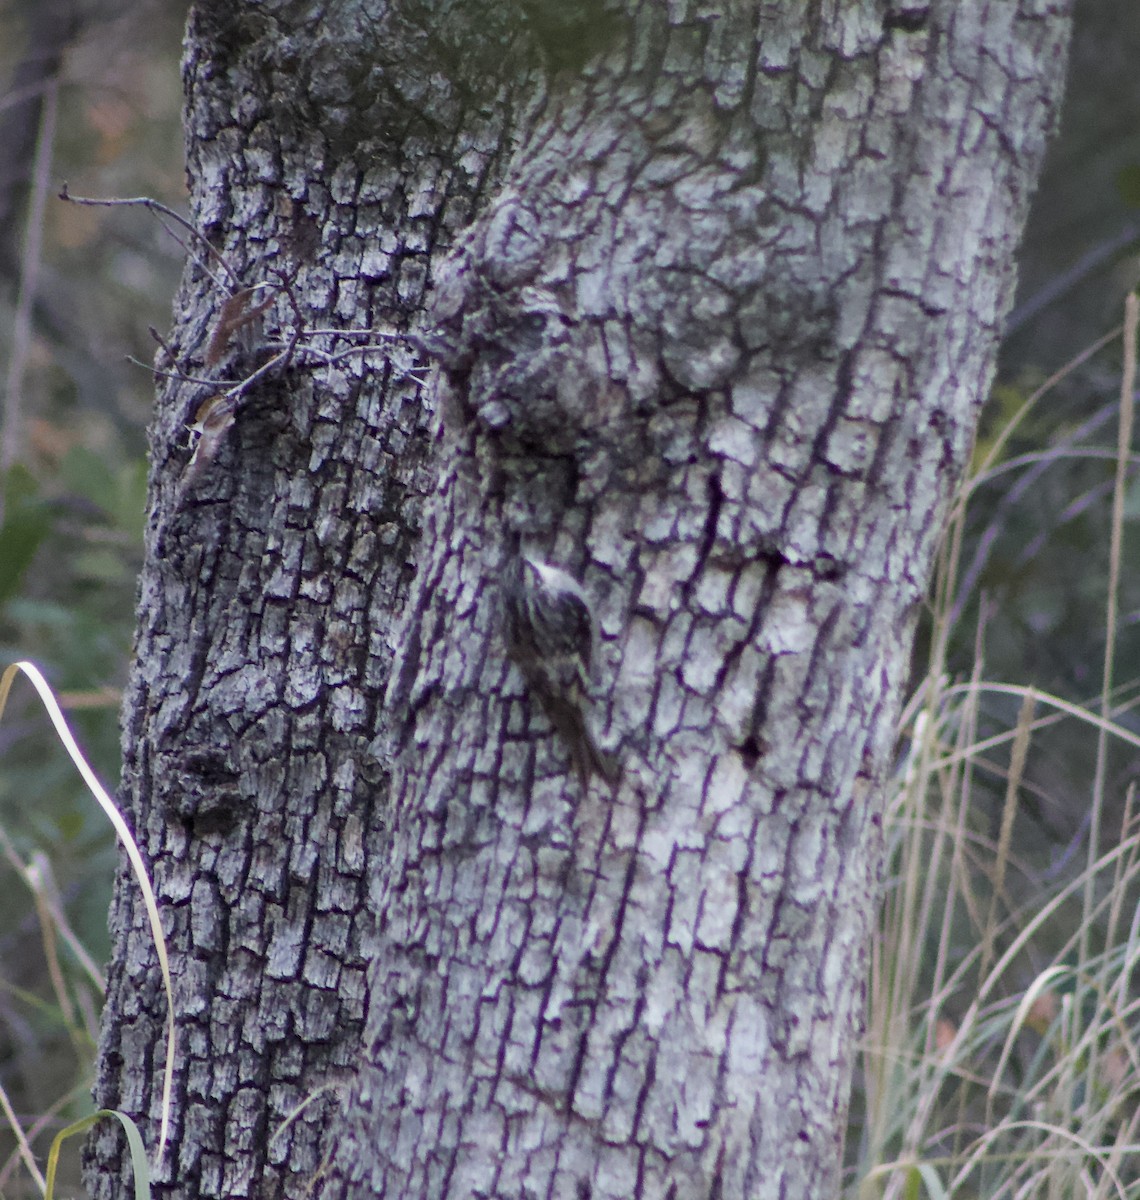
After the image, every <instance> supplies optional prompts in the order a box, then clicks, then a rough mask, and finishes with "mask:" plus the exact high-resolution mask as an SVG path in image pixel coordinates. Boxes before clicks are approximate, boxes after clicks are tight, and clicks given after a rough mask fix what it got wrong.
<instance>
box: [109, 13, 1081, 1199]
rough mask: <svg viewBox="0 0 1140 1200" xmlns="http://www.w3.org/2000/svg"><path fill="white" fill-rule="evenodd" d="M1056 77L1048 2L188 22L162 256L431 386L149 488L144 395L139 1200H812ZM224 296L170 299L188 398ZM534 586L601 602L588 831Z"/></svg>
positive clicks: (171, 392)
mask: <svg viewBox="0 0 1140 1200" xmlns="http://www.w3.org/2000/svg"><path fill="white" fill-rule="evenodd" d="M1066 34H1067V15H1066V11H1065V5H1063V4H1060V3H1053V2H1050V0H1018V2H1014V0H1000V2H998V0H994V2H993V3H978V4H970V5H960V4H957V3H952V2H949V0H943V2H939V0H934V2H932V3H929V4H927V3H917V2H916V3H899V2H898V0H891V2H885V0H864V2H862V3H845V4H820V5H802V6H801V5H787V4H755V3H743V2H729V3H724V4H719V5H709V4H705V3H698V2H697V0H671V2H670V3H668V4H666V3H661V2H659V0H653V2H652V3H650V2H649V0H644V2H638V0H626V2H625V3H619V2H617V0H614V2H613V3H607V4H601V3H599V4H594V5H582V6H578V7H568V6H566V5H561V4H556V3H554V2H553V0H526V2H525V3H524V2H523V0H519V2H518V3H517V4H509V3H505V2H504V3H494V4H492V3H484V2H482V0H467V2H460V0H453V2H444V0H439V2H437V3H432V4H429V3H424V2H423V0H419V2H414V0H404V2H402V3H392V4H382V3H379V2H374V3H368V2H362V3H349V2H348V0H345V2H343V3H339V4H335V5H334V4H329V5H324V6H322V5H316V6H313V5H302V4H300V3H291V2H287V3H274V4H259V5H252V4H248V5H247V4H237V5H234V4H232V3H225V4H223V3H222V2H221V0H215V2H212V3H208V4H202V5H199V6H198V7H197V8H196V9H195V11H194V14H193V15H192V17H191V23H190V32H189V36H188V42H187V52H186V79H187V96H188V106H187V129H188V152H189V162H190V176H191V182H192V186H193V203H192V210H193V215H194V218H195V220H196V222H197V223H198V224H199V226H200V227H201V228H202V229H203V231H204V232H205V233H207V235H208V236H210V238H211V239H212V241H214V243H215V244H216V245H218V246H219V248H221V249H223V251H224V252H225V254H226V255H227V256H228V257H229V259H230V261H231V262H232V263H234V264H235V267H236V270H237V273H238V275H239V276H240V278H241V280H242V282H243V283H244V284H246V285H249V284H252V283H256V282H259V281H262V280H269V279H271V278H272V277H273V276H272V272H274V271H280V270H282V269H284V270H286V271H287V273H288V274H289V276H290V278H291V279H292V280H293V283H292V290H293V294H294V297H295V299H296V301H297V303H298V307H299V308H300V310H301V312H302V314H303V316H304V320H305V322H306V323H307V324H310V325H313V326H320V327H322V328H327V327H331V326H337V325H339V326H343V327H345V328H356V329H359V328H364V327H367V326H369V325H370V324H375V323H381V322H389V323H393V324H395V325H397V326H401V327H403V326H406V325H408V324H414V325H416V326H417V327H418V328H419V330H420V336H421V340H420V342H419V343H418V344H420V345H422V346H425V347H427V348H430V351H431V353H432V356H433V357H434V358H435V359H436V360H437V362H438V369H437V371H436V374H435V375H434V377H433V380H432V383H431V385H430V386H429V387H428V388H427V389H424V390H420V389H418V388H417V387H416V385H415V384H414V382H413V381H410V380H409V379H408V377H407V376H406V375H404V374H401V372H400V371H399V370H398V369H397V367H398V366H399V364H400V362H401V361H402V359H401V356H400V354H399V353H398V352H394V353H393V355H392V361H391V362H390V363H389V364H388V365H386V366H383V367H381V366H378V365H377V363H376V359H375V358H374V357H373V358H372V359H369V360H368V361H367V363H365V362H364V361H362V360H359V359H350V360H342V361H341V362H339V363H338V364H336V365H335V366H334V367H329V366H322V365H312V364H309V363H307V362H305V361H301V360H297V361H295V362H294V364H293V365H292V366H291V367H290V369H289V370H288V371H287V372H278V373H277V374H276V375H271V376H269V377H268V378H267V380H266V382H265V384H264V386H262V387H261V388H260V389H259V390H257V391H255V392H254V393H252V394H251V396H250V397H249V398H248V399H247V401H246V402H245V403H243V405H242V406H241V408H240V409H239V411H238V412H237V414H236V419H235V422H234V425H233V427H232V429H230V430H229V431H228V433H227V434H226V435H225V440H224V441H223V443H222V445H221V449H220V451H219V453H218V456H217V458H216V459H215V460H214V461H213V462H212V463H211V464H210V467H209V470H208V471H206V472H205V473H204V474H203V475H202V476H201V477H200V478H197V479H195V480H194V481H193V484H192V486H189V487H188V486H187V484H186V476H185V463H186V460H187V457H188V452H187V451H186V449H185V429H186V425H187V423H188V422H189V421H190V420H191V419H192V415H193V412H194V410H195V407H196V405H197V404H199V403H200V402H201V400H202V399H203V398H204V395H203V392H202V389H201V388H198V389H197V390H196V385H193V384H187V383H181V384H170V385H168V386H165V387H164V388H163V389H162V393H161V395H160V397H159V411H158V416H157V419H156V422H155V425H154V429H153V432H152V450H153V456H154V473H153V480H152V500H153V511H152V520H151V536H150V544H149V553H148V558H147V565H146V568H145V571H144V576H143V583H142V595H141V605H140V618H139V635H138V651H137V659H136V664H135V669H134V673H133V677H132V685H131V690H130V694H129V696H128V699H127V705H126V717H125V749H126V765H125V771H124V794H125V799H126V800H127V802H128V804H129V807H130V810H131V812H132V814H133V817H134V821H135V825H136V828H137V829H138V831H139V834H140V837H141V839H142V841H143V844H144V847H145V849H146V851H147V853H148V855H149V857H150V860H151V862H152V863H153V866H154V875H155V882H156V888H157V890H158V893H159V898H160V900H161V901H162V902H163V903H164V906H165V922H166V927H167V929H168V933H169V937H170V939H171V943H172V950H173V954H174V959H175V963H176V975H177V984H176V993H177V994H176V997H175V1004H176V1010H177V1017H178V1023H179V1029H180V1038H181V1042H180V1057H179V1067H178V1080H177V1087H176V1105H175V1133H174V1144H173V1148H172V1151H171V1153H170V1154H169V1155H168V1157H167V1160H166V1163H165V1165H164V1167H163V1169H162V1171H161V1172H160V1180H161V1184H160V1190H161V1192H162V1194H166V1195H179V1196H199V1195H201V1196H207V1195H208V1196H216V1195H227V1196H234V1195H256V1196H278V1195H282V1196H301V1195H307V1194H309V1193H310V1189H311V1188H313V1187H314V1181H315V1180H316V1181H317V1182H316V1184H315V1186H316V1187H317V1190H318V1191H319V1192H320V1194H321V1195H322V1196H324V1197H326V1198H330V1200H331V1198H332V1197H341V1196H352V1197H363V1196H370V1195H379V1196H389V1197H401V1198H420V1197H422V1198H425V1200H427V1198H434V1197H442V1196H449V1197H464V1198H466V1197H477V1196H478V1197H492V1196H494V1197H512V1198H513V1197H520V1198H521V1197H530V1196H535V1197H537V1196H544V1197H545V1196H550V1197H572V1198H574V1200H581V1198H583V1197H591V1198H593V1200H601V1198H602V1197H607V1198H608V1197H614V1198H618V1197H622V1198H625V1197H631V1196H645V1197H677V1198H678V1200H680V1198H682V1197H690V1196H707V1197H721V1198H724V1200H727V1198H735V1197H741V1198H743V1197H749V1198H750V1200H754V1198H757V1197H768V1196H772V1197H777V1196H780V1197H797V1198H800V1197H802V1198H804V1200H808V1198H816V1197H821V1196H828V1195H833V1194H835V1193H836V1191H837V1188H838V1175H837V1172H838V1165H839V1159H840V1148H841V1143H842V1136H843V1129H844V1122H845V1107H846V1096H847V1092H848V1088H849V1083H850V1071H851V1062H852V1057H853V1054H854V1050H855V1046H856V1041H857V1038H858V1031H859V1025H860V1008H861V1004H862V999H863V990H862V989H863V970H864V950H865V945H866V941H867V936H868V932H869V930H870V928H871V923H872V919H873V913H874V908H875V902H876V888H877V878H878V872H879V868H880V861H881V838H880V809H881V805H880V782H881V779H882V776H883V773H884V770H885V768H886V767H887V766H888V765H889V760H890V755H891V751H892V744H893V740H894V725H895V718H896V714H897V710H898V704H899V699H900V689H901V687H902V686H903V683H904V681H905V676H906V671H907V666H908V656H909V651H910V645H911V636H912V629H913V621H914V617H915V614H916V610H917V607H918V605H919V603H920V601H921V599H922V597H923V594H924V589H925V586H926V582H927V578H928V574H929V570H930V564H931V559H932V555H933V552H934V549H935V547H936V545H937V541H938V538H939V535H940V531H941V529H942V525H943V521H944V517H945V513H946V509H947V506H948V503H949V499H950V497H951V495H952V492H953V489H954V486H955V483H956V481H957V479H958V477H959V475H960V473H961V470H962V467H963V465H964V462H965V459H966V456H967V453H968V450H969V447H970V444H971V438H972V435H973V428H974V423H975V420H976V417H977V414H978V409H979V405H980V403H981V401H982V399H983V398H984V396H985V393H986V388H987V384H988V381H989V378H990V373H991V370H992V365H993V359H994V353H995V348H996V341H997V336H998V331H999V328H1000V322H1001V318H1002V315H1003V313H1004V311H1005V309H1006V306H1007V304H1008V302H1009V299H1010V295H1011V287H1012V280H1013V273H1012V270H1013V269H1012V262H1013V251H1014V249H1015V246H1016V241H1017V238H1018V235H1019V233H1020V229H1021V225H1022V222H1023V219H1024V216H1025V210H1026V206H1027V202H1028V197H1029V193H1030V190H1031V188H1032V184H1033V180H1034V178H1035V175H1036V171H1037V168H1038V166H1039V163H1040V158H1041V153H1042V149H1043V144H1044V140H1045V136H1046V132H1047V130H1048V127H1049V125H1050V121H1051V119H1052V115H1053V111H1054V108H1055V105H1056V101H1057V97H1058V95H1059V92H1060V86H1061V82H1062V76H1063V48H1064V43H1065V37H1066ZM223 298H224V297H223V296H222V295H221V293H220V291H219V288H218V286H217V285H216V283H215V282H214V280H212V279H211V278H210V276H209V275H208V274H206V273H205V272H204V271H203V270H202V269H201V266H200V265H195V264H194V263H191V264H189V265H188V267H187V271H186V276H185V280H184V286H183V289H182V292H181V294H180V296H179V299H178V302H177V306H176V311H177V318H176V323H175V329H174V332H173V334H172V336H171V342H172V345H173V347H174V348H175V349H176V351H178V352H179V353H180V354H182V355H185V356H186V357H187V360H188V361H189V362H191V363H197V364H198V365H199V366H200V365H201V362H202V358H203V355H204V354H205V347H206V345H207V343H208V341H209V337H210V331H211V328H212V325H213V323H214V322H216V319H217V315H218V311H219V308H220V305H221V303H222V300H223ZM296 319H297V315H296V313H294V312H293V311H292V308H291V306H290V305H289V304H288V303H287V302H286V300H285V299H284V298H282V299H280V300H279V302H278V303H277V305H276V306H275V307H274V309H273V310H272V311H271V312H270V313H269V314H267V316H266V317H265V319H264V320H265V330H266V334H265V336H266V337H269V336H271V335H272V334H273V331H274V330H275V329H280V328H285V327H287V326H288V323H289V322H290V321H291V320H292V321H295V320H296ZM326 344H327V343H322V345H326ZM248 353H251V352H248V351H244V350H242V349H241V348H240V347H235V348H234V349H232V350H231V358H230V361H228V363H227V364H226V366H227V369H228V370H229V372H230V373H231V375H235V376H240V374H241V373H242V372H243V371H244V370H247V369H248V368H249V366H250V363H249V362H248V361H246V360H245V359H243V355H245V354H248ZM252 353H256V348H255V349H254V351H252ZM254 362H256V360H254ZM191 373H194V372H191ZM206 394H208V392H207V393H206ZM520 548H526V549H527V550H528V551H531V552H536V553H540V554H541V555H543V556H544V557H546V558H549V559H551V560H553V561H555V562H558V563H560V564H561V565H563V566H565V567H567V568H568V569H570V570H571V571H572V572H573V573H574V574H576V575H577V576H578V577H579V578H580V579H581V580H582V581H583V585H584V587H585V589H586V591H587V593H588V594H589V595H590V597H591V599H592V600H593V602H594V604H595V606H596V609H597V612H598V616H599V621H600V630H601V640H600V647H599V651H600V653H599V660H600V661H599V667H600V677H601V687H600V695H599V697H598V699H597V702H596V706H595V712H594V714H593V715H594V719H595V726H596V728H597V730H598V735H599V741H600V743H601V744H602V746H603V747H604V749H606V750H607V751H610V752H613V753H615V754H616V755H617V756H618V757H619V758H620V760H621V763H622V778H621V781H620V784H619V786H618V788H617V789H616V791H615V792H614V793H613V794H610V792H609V791H608V789H606V788H604V787H602V786H599V785H598V784H597V783H595V784H594V785H593V786H592V787H591V788H590V789H589V790H587V791H586V792H585V793H583V792H582V791H581V789H580V788H579V786H578V783H577V779H576V776H575V774H574V772H573V769H572V764H571V762H570V760H569V757H568V755H567V753H566V749H565V747H564V746H562V745H561V744H560V743H559V741H558V740H557V738H556V737H554V736H553V735H552V731H551V729H550V726H549V724H548V722H547V721H546V719H545V718H544V717H543V715H542V712H541V710H540V709H539V707H538V706H537V705H535V704H533V703H532V702H531V700H530V698H529V697H528V696H527V695H526V693H525V689H524V687H523V684H522V680H521V678H520V676H519V675H518V673H517V671H516V670H515V668H513V667H512V666H511V665H510V663H509V660H508V658H507V657H506V654H505V652H504V645H503V638H502V624H501V596H500V586H499V585H500V582H501V581H502V580H503V579H504V578H505V577H506V576H507V574H508V572H510V571H511V569H512V567H513V562H514V558H515V556H516V555H517V554H518V553H519V551H520ZM112 919H113V927H114V929H115V933H116V956H115V961H114V963H113V969H112V990H111V995H110V999H109V1003H108V1013H107V1017H106V1021H105V1027H104V1035H103V1041H102V1045H101V1054H100V1068H99V1084H98V1099H99V1101H100V1103H102V1104H106V1105H110V1106H117V1107H122V1108H124V1109H126V1110H127V1111H129V1112H131V1113H134V1114H140V1115H142V1116H144V1117H148V1118H149V1121H148V1128H153V1127H154V1124H153V1122H154V1118H155V1113H156V1106H157V1086H158V1077H157V1075H158V1059H159V1047H160V1045H161V1022H162V1016H163V1003H162V999H161V994H160V990H159V988H158V986H157V972H156V969H155V965H154V958H153V952H152V951H151V949H150V948H149V946H148V944H147V937H146V933H145V924H144V918H143V916H142V914H141V912H140V909H139V906H138V903H137V900H136V898H135V896H134V892H133V889H132V887H131V886H130V885H129V883H127V882H125V881H121V882H120V887H119V889H118V892H117V897H116V904H115V910H114V913H113V918H112ZM327 1084H336V1085H337V1087H336V1088H331V1087H330V1088H328V1089H327V1090H325V1091H321V1090H320V1089H321V1088H322V1085H327ZM314 1096H315V1097H316V1100H315V1102H314V1103H313V1104H312V1105H310V1106H309V1107H307V1108H306V1109H304V1111H303V1112H302V1113H301V1114H300V1115H299V1116H298V1117H297V1119H296V1120H294V1121H293V1122H292V1123H290V1124H289V1125H288V1126H287V1127H285V1128H284V1129H282V1128H281V1122H282V1121H283V1120H284V1118H286V1117H287V1116H288V1115H289V1114H290V1113H292V1112H293V1111H294V1109H295V1108H296V1106H297V1105H299V1104H300V1103H301V1102H302V1101H303V1100H305V1099H306V1098H307V1097H314ZM121 1153H122V1151H121V1146H120V1142H119V1137H118V1135H117V1134H116V1133H115V1131H114V1130H111V1129H107V1130H104V1131H102V1132H100V1133H99V1134H98V1136H97V1137H96V1138H94V1139H93V1141H92V1143H91V1146H90V1147H89V1155H88V1159H89V1178H90V1182H91V1185H92V1190H93V1193H94V1194H95V1195H96V1196H109V1195H112V1194H116V1193H117V1191H118V1189H119V1188H120V1187H121V1186H122V1182H121V1180H122V1171H123V1163H122V1161H121Z"/></svg>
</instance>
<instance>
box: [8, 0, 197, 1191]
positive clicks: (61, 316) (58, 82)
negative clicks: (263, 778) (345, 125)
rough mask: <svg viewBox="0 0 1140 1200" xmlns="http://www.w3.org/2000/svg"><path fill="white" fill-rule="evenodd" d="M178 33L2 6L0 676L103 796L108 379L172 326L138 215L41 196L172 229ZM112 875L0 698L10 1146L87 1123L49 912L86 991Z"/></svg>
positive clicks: (126, 547) (155, 12)
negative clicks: (6, 671)
mask: <svg viewBox="0 0 1140 1200" xmlns="http://www.w3.org/2000/svg"><path fill="white" fill-rule="evenodd" d="M185 13H186V6H185V4H184V3H181V2H179V0H130V2H123V0H7V2H4V0H0V413H2V420H3V424H2V426H0V504H2V518H0V665H2V664H3V663H7V662H11V661H14V660H17V659H22V658H27V659H31V660H33V661H34V662H36V663H37V664H38V665H39V666H40V668H41V669H42V670H43V672H44V673H45V674H46V675H47V677H48V679H49V680H50V681H51V683H52V685H53V687H54V688H55V689H56V691H57V693H59V694H60V695H61V696H62V698H63V701H64V703H65V706H66V707H67V709H68V716H69V720H70V721H71V723H72V725H73V727H74V728H75V730H76V733H77V735H78V736H79V738H80V740H81V742H82V744H83V745H84V747H85V750H86V751H87V754H88V756H89V759H90V761H91V762H92V764H93V766H94V767H95V769H96V770H97V771H98V773H99V774H100V775H101V776H102V777H103V778H104V779H105V780H106V781H107V782H108V783H110V784H111V785H114V783H115V782H116V779H117V775H118V760H119V736H118V728H117V725H118V708H119V701H120V696H121V689H122V686H123V684H124V682H125V679H126V673H127V666H128V662H129V657H130V646H131V632H132V628H131V627H132V614H133V610H134V604H135V579H136V576H137V573H138V569H139V565H140V563H141V558H142V530H143V514H144V505H145V494H146V460H145V443H146V423H147V420H148V416H149V412H150V407H151V403H152V397H153V382H152V379H151V377H150V375H149V374H148V372H147V371H146V370H145V369H142V368H140V367H137V366H134V365H132V364H130V363H129V362H128V361H127V355H133V356H135V357H137V358H139V359H141V360H143V361H144V362H150V361H151V360H152V358H153V351H154V343H153V341H152V339H151V337H150V335H149V334H148V332H147V327H148V325H154V326H156V327H158V328H159V329H163V328H165V327H166V326H167V324H168V322H169V315H170V301H171V297H172V295H173V293H174V290H175V287H176V285H177V280H178V276H179V272H180V269H181V252H180V250H179V248H178V246H177V245H175V244H174V242H172V241H171V239H170V238H169V237H168V235H167V234H166V233H164V231H163V230H162V228H161V227H160V226H159V225H158V223H157V222H156V221H155V220H154V219H153V218H151V217H149V216H148V214H146V213H145V212H144V211H143V210H142V209H138V208H112V209H107V208H91V207H81V206H79V205H75V204H68V203H65V202H63V201H61V200H60V199H58V195H57V194H58V192H59V190H60V186H61V184H62V183H63V182H64V181H65V180H66V181H68V183H69V185H70V188H71V191H72V192H73V193H74V194H77V195H92V196H101V197H105V196H134V195H150V196H154V197H155V198H157V199H159V200H162V201H164V202H166V203H168V204H171V205H172V206H174V207H178V208H182V207H184V197H185V187H184V173H183V166H182V134H181V127H180V119H179V107H180V103H181V84H180V79H179V70H178V59H179V52H180V42H181V36H182V26H183V23H184V20H185ZM115 864H116V853H115V848H114V845H113V841H112V838H111V834H110V831H109V829H108V826H107V822H106V819H105V818H104V817H103V816H102V814H101V813H100V812H99V811H98V809H97V808H96V806H95V804H94V802H93V801H92V800H91V798H90V797H89V796H88V795H87V794H86V793H85V791H84V789H83V787H82V784H81V783H80V781H79V779H78V777H77V775H76V773H75V770H74V768H73V767H72V766H71V764H70V762H69V761H68V760H67V758H66V755H65V754H64V753H63V751H62V749H61V748H60V746H59V745H58V743H57V742H56V740H55V738H54V736H53V735H52V734H51V732H50V728H49V726H48V723H47V719H46V717H45V715H44V713H43V711H42V708H41V707H40V705H39V703H38V701H36V700H35V699H34V698H33V693H32V690H31V688H30V687H29V686H28V685H27V684H26V683H22V682H17V684H16V685H15V687H14V689H13V693H12V696H11V699H10V701H9V705H8V708H7V711H6V712H5V714H4V717H3V720H0V1086H2V1087H3V1089H4V1091H5V1092H6V1093H7V1094H8V1096H9V1098H10V1100H11V1101H12V1103H13V1105H14V1107H15V1108H16V1111H17V1113H18V1114H19V1116H20V1118H21V1120H22V1121H24V1122H25V1123H26V1126H31V1125H32V1124H33V1123H34V1122H36V1121H37V1120H45V1121H46V1129H47V1130H48V1131H51V1130H53V1129H54V1128H56V1127H58V1126H59V1125H61V1124H63V1123H65V1121H66V1119H67V1118H68V1117H72V1116H75V1115H77V1114H78V1113H80V1112H82V1111H87V1110H89V1108H90V1097H89V1095H88V1086H89V1084H88V1075H89V1064H90V1050H91V1046H92V1039H93V1038H94V1036H95V1034H96V1032H97V1021H98V1012H99V1009H100V1007H101V997H100V996H99V995H98V989H97V987H96V986H95V985H94V984H93V983H92V981H91V978H90V975H89V973H87V972H85V971H84V970H83V969H82V967H81V965H80V963H79V962H78V961H77V958H76V955H75V954H73V953H70V952H69V951H68V950H67V949H66V948H63V949H59V951H58V964H56V963H54V962H53V954H52V953H50V952H49V947H48V946H47V944H46V942H45V936H46V937H47V938H49V939H50V938H51V937H52V934H51V933H50V932H49V933H48V934H46V935H45V932H44V931H45V929H47V928H48V926H49V925H50V919H48V918H45V917H44V916H43V914H44V912H45V911H46V909H45V906H48V905H50V903H51V902H52V901H53V900H54V901H55V902H57V903H58V905H59V908H60V910H61V912H62V913H63V914H66V918H65V919H66V921H67V922H69V923H70V925H71V927H72V928H73V929H74V931H75V934H76V937H77V939H78V941H79V942H80V943H81V944H82V945H83V946H85V947H86V948H87V950H88V951H89V953H90V955H91V957H92V959H93V960H94V962H95V963H97V964H98V965H99V966H100V967H101V966H102V964H103V962H104V960H105V959H106V957H107V954H108V952H109V945H110V943H109V939H108V935H107V906H108V901H109V898H110V885H111V880H112V878H113V874H114V870H115ZM36 891H38V896H37V895H36V894H35V892H36ZM55 966H58V971H55V972H54V974H53V967H55ZM2 1124H3V1123H0V1125H2ZM36 1144H37V1147H39V1148H40V1151H41V1153H42V1151H43V1149H44V1148H45V1147H46V1141H44V1140H43V1138H42V1137H41V1138H40V1139H38V1140H37V1143H36ZM13 1145H14V1142H13V1140H12V1138H11V1137H9V1136H7V1131H6V1129H0V1194H2V1195H5V1196H13V1195H17V1194H20V1191H19V1185H18V1182H17V1179H16V1176H15V1173H14V1164H13V1162H12V1160H11V1157H10V1155H11V1152H12V1148H13ZM25 1182H26V1177H25Z"/></svg>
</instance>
